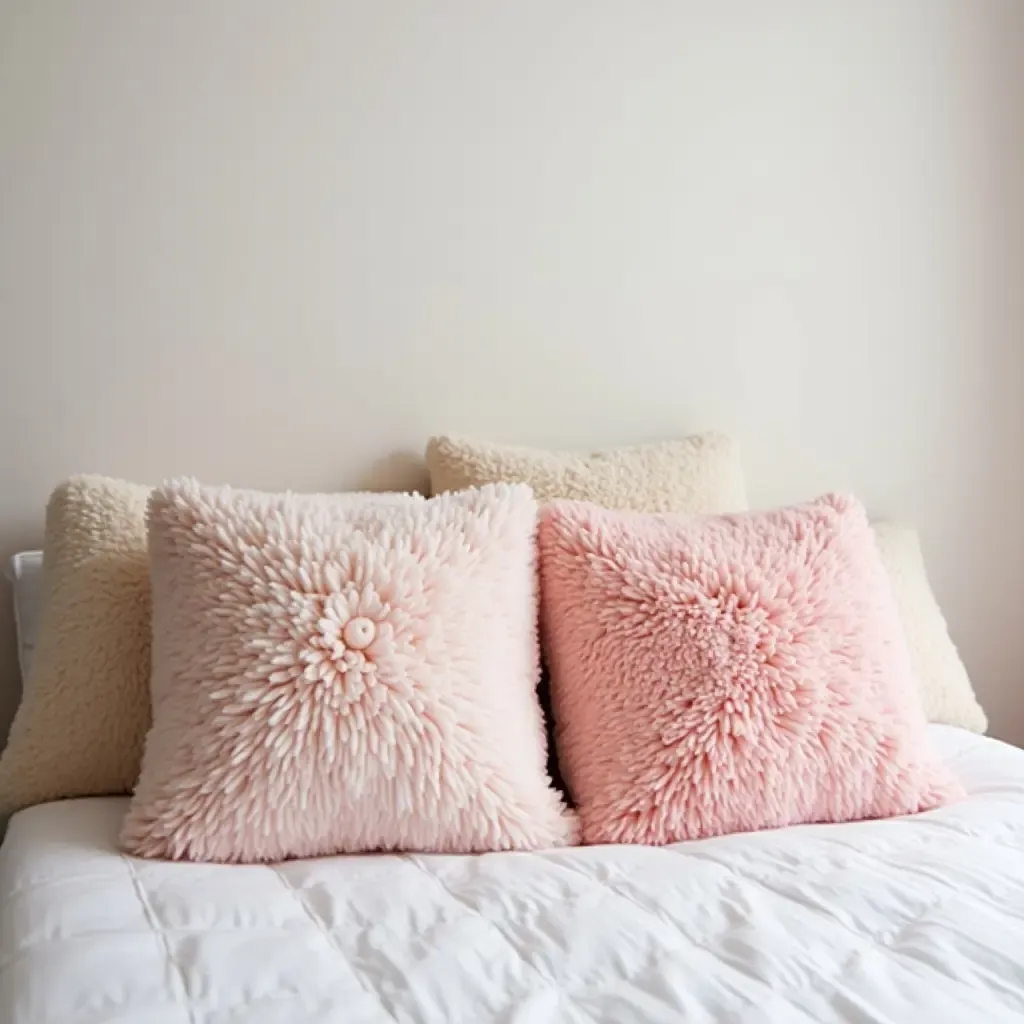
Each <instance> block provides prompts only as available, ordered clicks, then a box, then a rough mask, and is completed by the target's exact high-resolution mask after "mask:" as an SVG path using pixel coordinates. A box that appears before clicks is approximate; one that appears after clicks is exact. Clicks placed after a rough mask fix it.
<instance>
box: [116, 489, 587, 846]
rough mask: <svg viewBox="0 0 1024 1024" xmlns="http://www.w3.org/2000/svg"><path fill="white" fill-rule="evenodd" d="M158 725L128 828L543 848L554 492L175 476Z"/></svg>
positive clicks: (323, 842)
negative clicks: (280, 485)
mask: <svg viewBox="0 0 1024 1024" xmlns="http://www.w3.org/2000/svg"><path fill="white" fill-rule="evenodd" d="M149 515H150V521H149V530H150V533H149V542H150V555H151V560H152V572H153V678H152V689H153V714H154V721H153V727H152V729H151V731H150V733H149V736H148V739H147V742H146V752H145V758H144V762H143V767H142V775H141V778H140V780H139V784H138V788H137V790H136V792H135V796H134V798H133V800H132V803H131V807H130V810H129V812H128V815H127V818H126V820H125V822H124V827H123V831H122V844H123V846H124V849H125V850H127V851H128V852H130V853H134V854H138V855H140V856H145V857H167V858H173V859H190V860H209V861H272V860H280V859H282V858H287V857H312V856H317V855H320V854H333V853H344V852H356V851H367V850H402V849H404V850H428V851H440V852H462V853H468V852H472V851H480V850H511V849H537V848H541V847H549V846H558V845H561V844H565V843H568V842H569V841H570V840H571V839H572V838H573V834H574V819H573V818H571V817H570V816H569V814H568V812H566V811H565V809H564V806H563V804H562V801H561V798H560V797H559V796H558V795H557V794H556V793H555V792H554V790H553V789H552V788H551V786H550V783H549V780H548V778H547V776H546V774H545V771H544V760H545V748H544V737H543V730H542V724H541V716H540V709H539V707H538V705H537V702H536V697H535V693H534V690H535V687H536V683H537V675H538V671H539V652H538V642H537V627H536V611H537V595H536V584H535V577H536V570H535V534H536V503H535V501H534V499H533V496H532V494H531V493H530V490H529V488H527V487H522V486H515V487H509V486H505V485H499V486H490V487H484V488H480V489H474V490H471V491H467V492H465V493H462V494H458V495H445V496H442V497H439V498H434V499H426V498H423V497H420V496H418V495H406V496H392V498H391V499H390V500H389V501H387V502H384V503H382V502H381V501H379V500H375V499H373V498H367V497H365V496H364V497H359V496H356V497H352V496H350V497H344V496H342V497H324V496H305V497H303V496H296V495H277V496H274V495H258V494H253V493H251V492H236V491H232V490H230V489H227V488H222V489H216V488H205V487H202V486H200V485H199V484H197V483H195V482H194V481H189V480H184V481H178V482H172V483H170V484H168V485H166V486H164V487H162V488H160V489H158V490H157V491H155V492H154V494H153V497H152V499H151V501H150V506H149Z"/></svg>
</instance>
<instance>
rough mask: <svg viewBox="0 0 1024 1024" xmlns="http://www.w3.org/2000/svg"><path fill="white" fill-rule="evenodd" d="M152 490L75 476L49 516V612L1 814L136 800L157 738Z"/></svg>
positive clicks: (2, 766) (0, 797) (6, 765)
mask: <svg viewBox="0 0 1024 1024" xmlns="http://www.w3.org/2000/svg"><path fill="white" fill-rule="evenodd" d="M148 496H149V488H148V487H137V486H134V485H132V484H126V483H123V482H121V481H118V480H108V479H105V478H102V477H89V476H80V477H74V478H72V479H71V480H69V481H67V482H66V483H64V484H61V485H60V486H59V487H58V488H57V489H56V490H55V491H54V492H53V494H52V495H51V497H50V501H49V504H48V505H47V509H46V542H45V547H44V555H43V610H42V619H41V622H40V628H39V635H38V637H37V640H36V650H35V654H34V657H33V661H32V669H31V672H30V673H29V677H28V679H27V680H26V681H25V690H24V695H23V697H22V701H21V706H20V707H19V708H18V711H17V714H16V715H15V717H14V722H13V724H12V726H11V734H10V739H9V741H8V744H7V748H6V749H5V750H4V752H3V754H2V756H0V809H2V810H4V811H8V812H9V811H15V810H18V809H20V808H22V807H28V806H30V805H32V804H38V803H43V802H45V801H47V800H56V799H60V798H63V797H76V796H92V795H101V794H108V793H127V792H129V791H130V790H131V789H132V787H133V786H134V785H135V782H136V780H137V778H138V775H139V763H140V761H141V759H142V746H143V741H144V739H145V736H146V730H147V729H148V728H149V720H150V711H149V638H150V602H149V562H148V558H147V553H146V499H147V498H148Z"/></svg>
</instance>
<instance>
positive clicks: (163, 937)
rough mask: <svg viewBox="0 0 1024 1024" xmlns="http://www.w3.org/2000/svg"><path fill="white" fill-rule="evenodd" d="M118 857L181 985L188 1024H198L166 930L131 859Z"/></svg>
mask: <svg viewBox="0 0 1024 1024" xmlns="http://www.w3.org/2000/svg"><path fill="white" fill-rule="evenodd" d="M118 856H119V857H120V858H121V863H122V864H124V866H125V867H126V868H127V869H128V877H129V878H130V879H131V883H132V891H133V892H134V893H135V898H136V899H137V900H138V901H139V905H140V906H141V907H142V913H143V914H144V915H145V918H146V921H147V922H148V923H149V927H150V928H151V929H152V931H153V932H155V933H156V934H157V935H158V936H159V938H160V944H161V945H162V946H163V948H164V955H165V956H166V957H167V963H168V965H169V966H170V967H171V968H172V969H173V971H174V973H175V975H176V977H177V979H178V983H179V984H180V985H181V992H182V996H183V998H184V1002H185V1013H186V1014H187V1016H188V1020H189V1024H198V1019H197V1018H196V1013H195V1006H194V1005H193V1003H192V995H191V993H190V992H189V990H188V978H187V977H186V974H185V967H184V965H183V964H182V963H181V961H179V960H178V958H177V957H176V956H175V955H174V950H173V949H172V948H171V940H170V939H169V938H168V936H167V930H166V929H165V928H164V926H163V925H162V924H161V923H160V920H159V918H158V917H157V914H156V911H155V910H153V905H152V904H151V903H150V901H149V896H148V895H147V894H146V887H145V886H144V885H143V884H142V879H141V878H140V877H139V873H138V872H137V871H136V870H135V865H134V864H133V863H132V859H131V857H128V856H126V855H125V854H123V853H121V854H119V855H118Z"/></svg>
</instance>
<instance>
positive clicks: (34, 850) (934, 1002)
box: [0, 726, 1024, 1024]
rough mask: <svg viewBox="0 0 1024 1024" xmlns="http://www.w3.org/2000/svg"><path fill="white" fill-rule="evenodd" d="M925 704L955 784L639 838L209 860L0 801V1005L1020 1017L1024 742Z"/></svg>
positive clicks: (354, 1012)
mask: <svg viewBox="0 0 1024 1024" xmlns="http://www.w3.org/2000/svg"><path fill="white" fill-rule="evenodd" d="M932 729H933V732H934V735H935V738H936V741H937V742H938V743H939V744H940V746H941V748H942V750H943V751H944V752H945V753H946V755H947V756H948V757H949V759H950V761H951V763H952V764H953V765H954V767H955V769H956V770H957V771H958V772H959V773H960V775H961V777H962V778H963V779H964V781H965V783H966V785H967V787H968V789H969V791H970V794H971V796H970V798H969V799H968V800H967V801H966V802H963V803H961V804H958V805H956V806H954V807H950V808H947V809H945V810H942V811H937V812H933V813H930V814H925V815H920V816H918V817H915V818H908V819H901V820H897V821H884V822H863V823H859V824H854V825H830V826H809V827H802V828H792V829H784V830H780V831H776V832H766V833H760V834H756V835H742V836H729V837H725V838H722V839H713V840H708V841H704V842H696V843H688V844H683V845H679V846H675V847H670V848H664V849H652V848H644V847H595V848H590V849H577V850H565V851H560V852H554V853H546V854H493V855H487V856H482V857H429V856H371V857H349V858H326V859H323V860H314V861H295V862H292V863H288V864H282V865H279V866H276V867H212V866H202V865H182V864H164V863H155V862H146V861H139V860H132V859H129V858H124V857H121V856H120V855H118V853H117V852H116V851H115V847H114V840H115V836H116V833H117V828H118V824H119V822H120V818H121V816H122V814H123V813H124V809H125V801H124V800H121V799H115V798H108V799H91V800H76V801H68V802H64V803H58V804H48V805H46V806H43V807H38V808H35V809H33V810H30V811H25V812H22V813H21V814H19V815H17V816H16V817H15V818H14V820H13V821H12V823H11V826H10V832H9V835H8V837H7V840H6V842H5V844H4V847H3V850H2V851H0V900H2V908H3V909H2V928H0V1022H3V1024H86V1022H89V1024H99V1022H101V1021H102V1022H105V1024H106V1022H114V1021H116V1022H122V1024H127V1022H132V1024H227V1022H234V1024H243V1022H244V1024H265V1022H271V1021H272V1022H275V1024H276V1022H281V1024H301V1022H306V1021H339V1022H340V1021H344V1022H346V1024H349V1022H351V1024H356V1022H361V1021H374V1022H377V1021H383V1022H390V1021H401V1022H406V1021H409V1022H412V1021H417V1022H420V1021H422V1022H426V1021H430V1022H435V1021H444V1022H459V1021H466V1022H471V1024H484V1022H488V1021H502V1022H505V1024H513V1022H515V1024H520V1022H521V1024H548V1022H550V1024H555V1022H557V1024H574V1022H580V1024H583V1022H587V1024H592V1022H595V1021H601V1022H604V1021H608V1022H613V1024H631V1022H640V1021H643V1022H652V1021H659V1022H669V1021H671V1022H673V1024H674V1022H678V1021H687V1022H697V1021H708V1022H710V1021H716V1022H718V1021H783V1022H800V1021H807V1022H815V1024H818V1022H827V1021H855V1022H858V1024H867V1022H874V1021H887V1022H893V1024H905V1022H909V1021H928V1022H929V1024H934V1022H940V1021H951V1022H953V1021H955V1022H959V1024H967V1022H986V1024H990V1022H996V1021H1021V1020H1024V751H1021V750H1018V749H1017V748H1014V747H1009V746H1004V745H1002V744H1000V743H997V742H995V741H994V740H986V739H981V738H979V737H976V736H973V735H971V734H969V733H965V732H961V731H959V730H955V729H950V728H944V727H941V726H933V727H932Z"/></svg>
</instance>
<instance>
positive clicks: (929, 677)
mask: <svg viewBox="0 0 1024 1024" xmlns="http://www.w3.org/2000/svg"><path fill="white" fill-rule="evenodd" d="M874 529H875V537H876V539H877V540H878V548H879V550H880V551H881V553H882V562H883V563H884V564H885V568H886V572H888V574H889V582H890V583H891V584H892V590H893V595H894V596H895V598H896V604H897V606H898V607H899V610H900V618H901V620H902V622H903V630H904V633H905V635H906V638H907V643H908V645H909V647H910V661H911V664H912V665H913V667H914V675H915V677H916V679H917V690H918V693H919V695H920V697H921V705H922V707H923V708H924V713H925V716H926V717H927V719H928V721H929V722H942V723H943V724H945V725H957V726H960V728H962V729H970V730H971V731H973V732H984V731H985V729H986V728H987V727H988V720H987V719H986V717H985V712H984V711H983V710H982V708H981V705H980V704H979V703H978V699H977V697H975V695H974V688H973V687H972V686H971V680H970V677H969V676H968V675H967V669H966V668H965V667H964V663H963V661H961V660H960V655H959V654H958V653H957V649H956V646H955V645H954V643H953V641H952V639H951V638H950V635H949V630H948V628H947V626H946V620H945V618H944V617H943V614H942V609H941V608H940V607H939V602H938V601H937V600H936V599H935V594H934V593H933V592H932V588H931V584H930V583H929V582H928V573H927V570H926V569H925V563H924V555H923V553H922V552H921V542H920V540H919V538H918V535H917V531H916V530H915V529H914V528H913V527H912V526H906V525H903V524H899V523H885V522H881V523H875V524H874Z"/></svg>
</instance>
